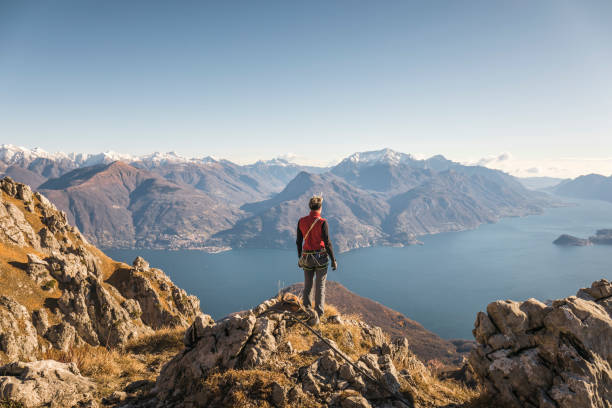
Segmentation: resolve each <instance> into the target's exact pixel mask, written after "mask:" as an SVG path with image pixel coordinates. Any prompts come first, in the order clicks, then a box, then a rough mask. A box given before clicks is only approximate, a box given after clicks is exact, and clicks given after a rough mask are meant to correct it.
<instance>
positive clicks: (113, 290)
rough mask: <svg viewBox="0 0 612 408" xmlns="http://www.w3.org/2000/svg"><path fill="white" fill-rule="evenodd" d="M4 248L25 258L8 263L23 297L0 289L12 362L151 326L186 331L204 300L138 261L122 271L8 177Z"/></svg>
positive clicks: (0, 314) (3, 196) (0, 192)
mask: <svg viewBox="0 0 612 408" xmlns="http://www.w3.org/2000/svg"><path fill="white" fill-rule="evenodd" d="M0 246H2V247H3V248H4V247H7V248H8V249H9V250H10V251H11V253H15V254H16V255H15V256H20V257H21V258H22V259H25V258H27V262H22V261H21V262H20V261H18V260H17V259H15V261H14V262H11V263H10V264H11V265H12V266H13V267H14V268H15V269H16V270H17V274H16V275H13V276H14V280H16V281H17V282H18V285H16V286H17V287H18V288H21V287H28V290H27V291H26V292H25V295H26V297H23V296H22V295H24V294H22V293H19V294H16V293H13V292H8V291H7V292H3V290H2V289H3V288H1V287H0V296H1V295H5V296H4V297H1V298H0V351H1V352H4V354H5V355H6V356H7V357H8V359H9V360H15V359H29V358H32V356H33V355H34V354H35V352H36V351H44V349H45V348H46V347H48V344H50V345H51V346H53V347H55V348H58V349H60V350H64V351H67V350H69V349H70V348H71V347H73V346H74V345H78V344H82V343H83V342H85V343H88V344H90V345H93V346H98V345H103V346H118V345H123V344H125V343H126V342H128V341H129V340H131V339H133V338H136V337H139V336H141V335H142V334H145V333H150V332H151V331H152V330H153V329H158V328H161V327H177V326H182V327H187V326H189V325H190V324H191V323H192V322H193V319H194V318H195V317H196V316H197V315H198V314H200V310H199V300H198V299H197V298H195V297H193V296H188V295H187V294H186V293H185V291H183V290H182V289H180V288H178V287H176V285H174V284H173V283H172V281H171V280H170V278H168V277H167V276H166V275H165V274H164V273H163V272H162V271H161V270H159V269H153V268H150V267H149V264H148V263H147V262H146V261H145V260H144V259H142V258H140V257H138V258H137V260H136V261H135V263H134V267H133V268H127V269H126V268H121V266H120V264H118V263H115V262H114V261H112V260H110V259H108V258H106V257H105V255H104V254H102V253H100V252H99V251H98V250H97V249H96V248H95V247H92V246H91V245H89V244H88V243H87V241H85V239H84V238H83V236H82V235H81V233H80V232H79V230H78V229H77V228H75V227H73V226H71V225H70V224H68V221H67V217H66V214H65V213H64V212H62V211H59V210H58V209H57V208H56V207H55V206H54V205H53V204H51V203H50V202H49V200H47V199H46V198H45V197H44V196H43V195H41V194H39V193H32V191H31V189H30V188H29V187H28V186H26V185H24V184H20V183H15V182H14V181H12V180H11V179H10V178H8V177H6V178H3V179H1V180H0ZM113 271H114V272H113ZM32 283H34V285H32ZM33 287H34V288H33ZM36 287H38V292H40V293H37V291H35V290H34V289H36ZM40 289H42V290H43V291H42V292H41V291H40ZM13 291H14V289H13ZM50 291H53V296H51V297H49V298H47V297H48V294H50ZM7 296H8V297H7ZM37 296H38V297H37ZM43 304H44V307H41V306H40V305H43ZM28 305H38V306H34V307H33V309H35V310H28V309H27V308H26V307H25V306H28ZM28 307H30V306H28ZM37 335H38V336H40V337H42V338H44V339H46V340H47V341H48V343H47V342H45V341H43V340H41V341H39V339H38V338H37Z"/></svg>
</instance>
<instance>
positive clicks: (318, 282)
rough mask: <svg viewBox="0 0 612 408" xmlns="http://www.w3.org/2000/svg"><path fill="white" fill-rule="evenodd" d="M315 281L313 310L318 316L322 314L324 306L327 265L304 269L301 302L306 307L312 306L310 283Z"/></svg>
mask: <svg viewBox="0 0 612 408" xmlns="http://www.w3.org/2000/svg"><path fill="white" fill-rule="evenodd" d="M313 279H314V283H315V307H314V310H315V311H316V312H317V314H318V315H319V317H320V316H323V308H324V306H325V280H326V279H327V267H325V268H319V269H304V293H303V299H302V302H303V303H304V307H306V308H307V309H308V308H310V307H312V302H311V301H310V298H311V292H312V283H313Z"/></svg>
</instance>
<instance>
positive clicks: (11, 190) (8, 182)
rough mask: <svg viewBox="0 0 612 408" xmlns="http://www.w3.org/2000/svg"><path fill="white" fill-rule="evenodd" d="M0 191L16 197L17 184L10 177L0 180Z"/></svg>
mask: <svg viewBox="0 0 612 408" xmlns="http://www.w3.org/2000/svg"><path fill="white" fill-rule="evenodd" d="M0 189H2V191H4V192H5V193H6V194H8V195H9V196H11V197H15V196H16V195H17V183H15V182H14V181H13V179H12V178H10V177H8V176H6V177H4V178H3V179H2V180H0Z"/></svg>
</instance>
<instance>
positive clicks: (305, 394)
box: [154, 299, 427, 407]
mask: <svg viewBox="0 0 612 408" xmlns="http://www.w3.org/2000/svg"><path fill="white" fill-rule="evenodd" d="M282 310H283V309H282V301H278V300H276V299H271V300H268V301H266V302H264V303H262V304H261V305H259V306H258V307H256V308H254V309H252V310H248V311H245V312H241V313H237V314H234V315H231V316H229V317H227V318H225V319H223V320H221V321H219V322H217V323H213V322H212V321H211V320H210V318H209V317H208V316H206V315H201V316H198V318H196V320H195V323H194V324H193V325H192V327H190V328H189V329H188V330H187V333H186V336H185V344H186V346H187V347H186V348H185V349H184V350H183V351H182V352H181V353H180V354H178V355H177V356H175V357H174V358H173V359H172V360H171V361H170V362H169V363H168V364H166V365H165V366H164V367H163V369H162V371H161V373H160V375H159V377H158V379H157V383H156V387H155V390H154V392H155V394H156V396H157V399H158V400H159V401H163V402H164V403H165V404H168V406H191V405H189V404H193V406H229V405H231V403H232V402H231V401H230V400H227V399H225V398H226V397H227V395H218V394H217V395H214V394H213V393H211V392H210V391H208V390H207V389H204V388H202V385H201V384H202V382H203V381H206V379H207V378H208V377H209V376H214V375H216V374H218V373H223V372H226V371H230V372H236V370H238V371H239V370H259V369H262V368H263V367H268V369H270V367H274V368H272V370H274V371H278V372H282V373H284V375H285V376H286V378H289V379H292V380H291V381H293V382H292V383H291V384H289V383H286V382H283V383H282V384H281V383H278V382H274V383H272V384H271V385H270V386H269V388H267V390H268V391H266V392H267V393H269V396H268V397H267V398H268V402H269V403H272V404H274V406H285V404H293V405H295V406H300V404H301V403H303V402H304V401H303V400H302V399H303V398H310V399H311V400H312V399H314V400H315V401H318V403H319V404H323V405H324V406H334V407H345V406H350V407H353V406H354V407H368V406H370V404H371V402H372V401H376V404H374V405H375V406H380V403H381V402H384V401H388V402H392V401H393V398H392V397H391V393H393V392H396V393H397V392H399V391H400V388H401V387H402V382H403V381H408V382H410V381H411V378H410V376H406V375H404V374H405V373H402V372H400V370H398V369H396V365H395V364H398V363H401V364H402V366H403V367H404V366H411V364H412V366H413V367H415V368H418V367H421V370H422V372H424V371H426V370H427V369H426V368H425V367H424V366H423V364H422V363H421V362H420V361H419V360H418V359H417V358H416V357H415V356H414V354H412V352H411V351H410V350H409V348H408V343H407V341H406V340H405V339H401V340H398V341H395V342H392V343H389V342H388V340H387V339H386V338H385V336H384V334H383V333H382V331H381V330H380V329H379V328H376V327H370V326H368V325H366V324H364V323H363V322H360V321H352V320H348V321H344V322H343V325H346V327H352V329H351V330H354V331H355V332H356V333H359V334H358V337H359V344H360V345H362V346H363V345H364V344H369V345H371V347H370V349H369V351H368V352H366V353H365V354H363V355H361V357H360V358H359V359H357V361H356V364H357V367H358V369H355V368H354V367H353V366H352V365H350V364H349V363H348V362H347V361H346V360H344V359H343V358H342V356H340V355H339V354H336V353H335V352H333V351H332V350H331V349H330V348H329V346H327V345H326V344H324V343H322V342H319V343H315V344H314V345H313V346H312V347H311V348H310V349H309V350H305V351H303V352H302V353H303V355H304V356H307V357H306V360H307V361H310V362H309V363H306V364H305V365H300V364H293V363H291V362H290V358H288V357H287V353H289V354H290V355H291V354H294V353H295V352H294V351H293V349H292V347H291V346H290V345H289V344H288V343H287V342H286V339H285V336H286V335H287V333H288V332H289V330H290V329H291V327H293V326H294V325H296V324H297V323H295V321H293V320H291V319H289V318H287V316H286V315H284V314H283V313H282ZM329 324H332V325H334V324H335V325H338V329H339V330H342V327H343V326H341V325H339V324H338V323H333V321H330V323H329ZM347 332H348V331H347ZM349 337H350V336H349ZM345 340H346V341H347V342H345V344H344V345H345V346H346V345H348V344H349V343H348V340H349V339H348V338H346V339H345ZM332 344H334V346H336V345H335V343H334V342H332ZM298 361H301V360H299V359H298ZM360 370H361V371H360ZM402 371H403V370H402ZM414 372H418V369H417V370H416V371H414ZM363 373H365V375H364V374H363ZM372 378H373V379H375V380H376V382H372V381H371V379H372ZM381 384H384V385H381ZM235 385H236V386H238V387H239V386H240V385H239V384H235ZM228 386H230V387H231V385H228ZM228 393H229V394H231V392H229V391H228ZM227 398H229V397H227ZM172 404H177V405H172ZM182 404H184V405H182ZM228 404H229V405H228ZM293 405H292V406H293ZM390 406H392V405H390Z"/></svg>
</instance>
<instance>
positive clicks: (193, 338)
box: [183, 313, 215, 347]
mask: <svg viewBox="0 0 612 408" xmlns="http://www.w3.org/2000/svg"><path fill="white" fill-rule="evenodd" d="M213 324H215V321H214V320H213V319H212V317H210V316H209V315H207V314H204V313H200V314H199V315H198V316H196V318H195V320H194V321H193V324H192V325H191V326H189V328H188V329H187V330H185V337H184V338H183V343H184V344H185V346H186V347H192V346H193V345H194V344H196V342H197V341H198V340H199V339H200V338H202V336H204V329H205V328H207V327H209V326H212V325H213Z"/></svg>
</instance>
